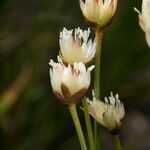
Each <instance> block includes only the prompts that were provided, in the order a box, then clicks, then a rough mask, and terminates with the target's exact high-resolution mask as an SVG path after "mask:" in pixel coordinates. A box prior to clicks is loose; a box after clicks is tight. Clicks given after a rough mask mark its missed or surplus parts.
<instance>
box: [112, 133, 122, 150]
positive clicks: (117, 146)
mask: <svg viewBox="0 0 150 150" xmlns="http://www.w3.org/2000/svg"><path fill="white" fill-rule="evenodd" d="M113 139H114V144H115V150H121V144H120V139H119V135H115V136H114V137H113Z"/></svg>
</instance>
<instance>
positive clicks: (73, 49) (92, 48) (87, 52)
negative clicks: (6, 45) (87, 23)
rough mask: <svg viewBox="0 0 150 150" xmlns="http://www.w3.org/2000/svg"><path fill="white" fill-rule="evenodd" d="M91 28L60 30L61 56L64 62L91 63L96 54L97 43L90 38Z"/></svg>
mask: <svg viewBox="0 0 150 150" xmlns="http://www.w3.org/2000/svg"><path fill="white" fill-rule="evenodd" d="M89 35H90V29H89V28H88V30H84V31H83V30H81V29H80V28H76V29H75V30H74V33H73V30H67V29H66V28H64V29H63V31H62V32H60V39H59V44H60V57H61V58H62V60H63V62H65V63H67V64H71V65H73V64H74V63H75V62H83V63H84V64H87V63H89V62H90V61H91V60H92V59H93V58H94V56H95V52H96V43H95V41H94V42H92V40H91V39H90V40H88V38H89Z"/></svg>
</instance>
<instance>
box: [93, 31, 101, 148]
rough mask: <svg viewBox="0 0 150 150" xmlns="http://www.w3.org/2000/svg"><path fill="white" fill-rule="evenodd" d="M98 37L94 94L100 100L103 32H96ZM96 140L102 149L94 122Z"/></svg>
mask: <svg viewBox="0 0 150 150" xmlns="http://www.w3.org/2000/svg"><path fill="white" fill-rule="evenodd" d="M95 36H96V55H95V72H94V92H95V97H96V98H97V99H100V61H101V42H102V31H100V30H98V29H97V30H95ZM94 140H95V146H96V149H98V150H99V149H100V136H99V128H98V124H97V122H96V121H94Z"/></svg>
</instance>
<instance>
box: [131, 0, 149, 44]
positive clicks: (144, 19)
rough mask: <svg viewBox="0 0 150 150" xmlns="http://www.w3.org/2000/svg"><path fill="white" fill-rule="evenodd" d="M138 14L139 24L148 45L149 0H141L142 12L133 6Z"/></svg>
mask: <svg viewBox="0 0 150 150" xmlns="http://www.w3.org/2000/svg"><path fill="white" fill-rule="evenodd" d="M134 10H135V11H136V12H137V13H138V14H139V24H140V26H141V28H142V29H143V31H144V32H145V35H146V41H147V44H148V46H149V47H150V0H143V1H142V12H140V11H139V10H137V9H136V8H134Z"/></svg>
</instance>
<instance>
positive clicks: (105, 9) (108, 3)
mask: <svg viewBox="0 0 150 150" xmlns="http://www.w3.org/2000/svg"><path fill="white" fill-rule="evenodd" d="M80 8H81V10H82V13H83V16H84V17H85V19H86V21H87V22H88V23H89V24H91V25H92V26H93V27H95V28H99V29H103V28H104V27H105V26H107V25H109V24H110V23H111V22H112V19H113V17H114V14H115V12H116V8H117V0H80Z"/></svg>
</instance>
